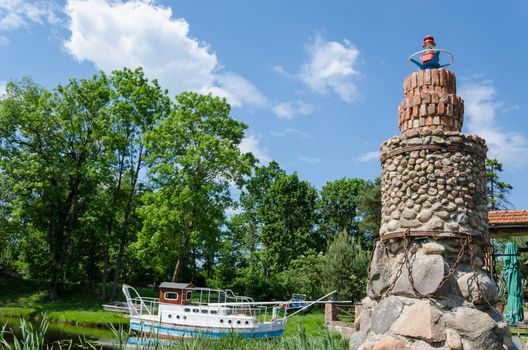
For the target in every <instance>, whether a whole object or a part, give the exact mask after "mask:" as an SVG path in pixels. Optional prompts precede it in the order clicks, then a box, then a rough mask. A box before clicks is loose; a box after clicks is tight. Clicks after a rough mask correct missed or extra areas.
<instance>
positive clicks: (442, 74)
mask: <svg viewBox="0 0 528 350" xmlns="http://www.w3.org/2000/svg"><path fill="white" fill-rule="evenodd" d="M446 80H447V72H446V70H445V69H442V70H441V71H440V85H442V86H446Z"/></svg>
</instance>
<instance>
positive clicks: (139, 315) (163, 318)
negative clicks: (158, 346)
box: [123, 282, 333, 338]
mask: <svg viewBox="0 0 528 350" xmlns="http://www.w3.org/2000/svg"><path fill="white" fill-rule="evenodd" d="M159 287H160V297H159V299H158V298H146V297H141V296H140V295H139V293H138V292H137V291H136V290H135V289H134V288H133V287H130V286H127V285H123V293H124V294H125V297H126V301H127V305H128V308H129V313H130V329H131V330H132V331H134V332H136V333H139V334H143V335H147V336H154V337H159V338H188V337H207V338H222V337H225V336H227V335H228V334H230V333H236V334H238V335H240V336H242V337H243V338H273V337H280V336H282V334H283V333H284V327H285V326H286V323H287V321H288V318H289V317H291V316H292V315H294V314H296V313H298V312H300V311H302V310H304V309H306V308H308V307H309V306H311V305H313V304H315V303H316V302H319V301H321V300H322V299H324V298H326V297H327V296H329V295H331V294H333V292H332V293H330V294H328V295H325V296H324V297H323V298H320V299H319V300H316V301H314V302H312V303H310V304H306V306H304V307H303V308H301V309H299V310H298V311H296V312H295V313H293V314H291V315H289V316H288V315H287V309H288V305H289V304H290V303H291V301H285V302H281V301H278V302H254V301H253V299H251V298H249V297H244V296H237V295H235V294H234V293H233V292H231V291H230V290H219V289H210V288H197V287H194V286H193V285H192V284H190V283H169V282H164V283H162V284H161V285H160V286H159ZM131 293H133V294H134V297H132V295H131Z"/></svg>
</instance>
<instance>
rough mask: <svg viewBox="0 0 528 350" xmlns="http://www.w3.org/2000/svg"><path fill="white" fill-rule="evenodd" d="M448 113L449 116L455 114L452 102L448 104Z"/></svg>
mask: <svg viewBox="0 0 528 350" xmlns="http://www.w3.org/2000/svg"><path fill="white" fill-rule="evenodd" d="M446 114H447V115H448V116H450V117H452V116H453V105H452V104H448V105H447V112H446Z"/></svg>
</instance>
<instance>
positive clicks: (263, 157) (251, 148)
mask: <svg viewBox="0 0 528 350" xmlns="http://www.w3.org/2000/svg"><path fill="white" fill-rule="evenodd" d="M260 140H261V137H260V136H259V135H248V136H246V137H245V138H244V139H243V140H242V142H241V143H240V151H242V153H248V152H251V153H253V155H254V156H255V158H257V159H258V160H259V161H260V162H261V163H263V164H267V163H269V162H270V161H271V158H270V156H269V155H268V152H267V150H266V149H264V148H262V146H261V145H260Z"/></svg>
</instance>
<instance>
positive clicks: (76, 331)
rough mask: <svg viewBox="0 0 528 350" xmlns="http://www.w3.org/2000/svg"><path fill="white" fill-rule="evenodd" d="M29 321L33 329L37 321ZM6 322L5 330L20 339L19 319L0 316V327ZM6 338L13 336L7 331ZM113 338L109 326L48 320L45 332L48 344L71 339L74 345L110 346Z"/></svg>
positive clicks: (35, 327)
mask: <svg viewBox="0 0 528 350" xmlns="http://www.w3.org/2000/svg"><path fill="white" fill-rule="evenodd" d="M30 323H31V324H32V325H33V329H37V328H38V321H30ZM6 324H7V326H6V330H7V331H13V333H14V334H15V335H16V336H17V338H18V339H21V330H20V319H18V318H11V317H0V329H1V328H2V327H3V326H4V325H6ZM6 339H7V341H8V342H10V343H11V342H12V341H13V336H12V335H11V334H9V333H8V334H7V335H6ZM113 339H114V334H113V332H112V330H111V329H110V328H109V327H108V328H91V327H82V326H75V325H69V324H63V323H52V322H50V323H49V326H48V331H47V332H46V343H47V344H50V345H51V344H56V343H57V342H59V341H61V342H63V343H65V342H69V341H71V342H72V343H73V344H74V345H75V347H79V346H80V345H81V344H82V343H83V342H85V341H89V342H91V343H95V344H96V345H97V347H100V346H103V347H105V348H111V347H112V346H111V344H112V342H113Z"/></svg>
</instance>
